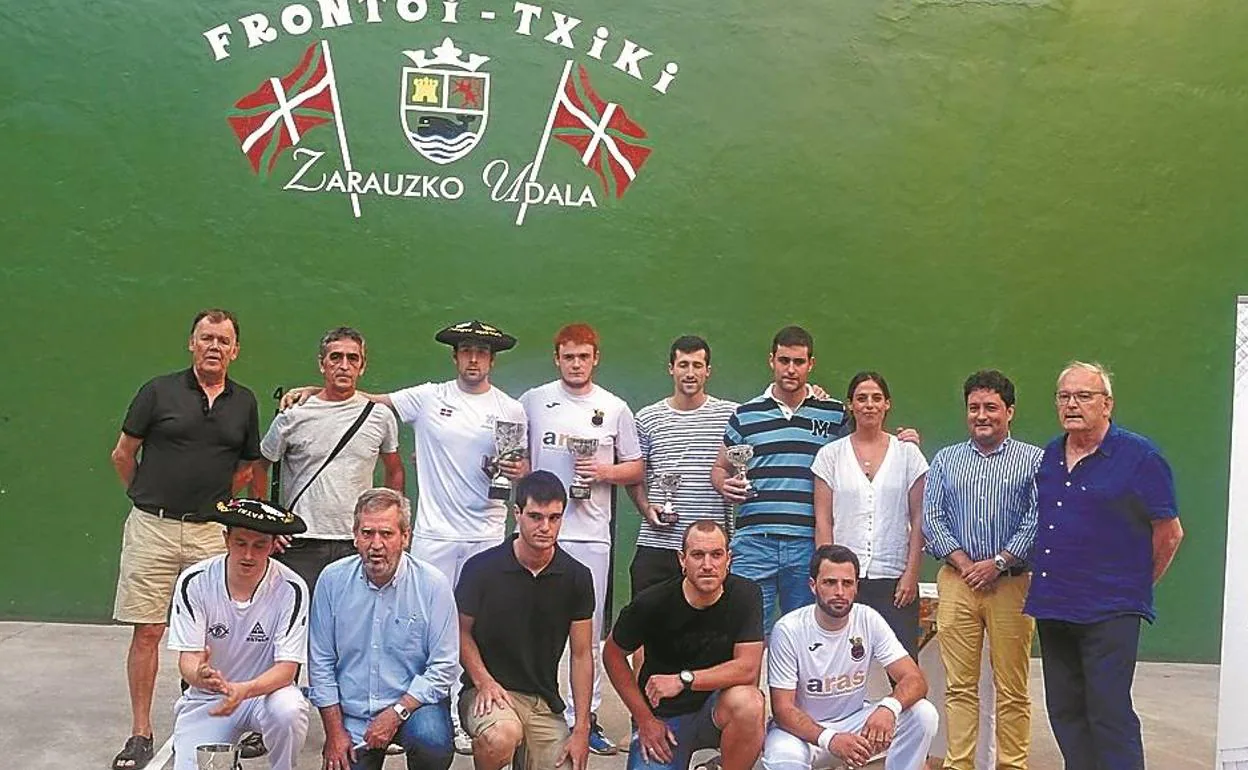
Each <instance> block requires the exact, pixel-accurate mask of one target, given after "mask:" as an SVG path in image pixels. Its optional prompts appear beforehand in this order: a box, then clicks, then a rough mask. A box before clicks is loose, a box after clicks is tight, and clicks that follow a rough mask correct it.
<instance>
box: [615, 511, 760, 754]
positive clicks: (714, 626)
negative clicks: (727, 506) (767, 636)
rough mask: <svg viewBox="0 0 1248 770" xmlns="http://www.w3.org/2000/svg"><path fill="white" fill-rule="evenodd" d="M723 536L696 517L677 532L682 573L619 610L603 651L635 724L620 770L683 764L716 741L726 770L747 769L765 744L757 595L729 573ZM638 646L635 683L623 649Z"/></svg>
mask: <svg viewBox="0 0 1248 770" xmlns="http://www.w3.org/2000/svg"><path fill="white" fill-rule="evenodd" d="M730 559H731V554H730V552H729V549H728V533H727V532H726V531H724V527H723V525H722V524H720V523H719V522H717V521H713V520H708V519H704V520H702V521H698V522H695V523H694V524H693V525H691V526H690V527H689V529H688V530H686V531H685V537H684V541H683V544H682V546H681V549H680V566H681V571H682V572H683V573H684V576H683V577H680V578H670V579H668V580H665V581H663V582H662V583H658V584H656V585H653V586H651V587H650V588H647V589H646V590H644V591H642V592H641V593H639V594H638V595H637V598H635V599H633V601H632V603H631V604H629V605H628V606H627V607H625V608H624V609H623V610H622V611H621V612H620V617H619V619H618V620H617V621H616V623H615V628H613V629H612V630H611V636H610V638H608V639H607V643H606V646H605V648H604V649H603V652H602V661H603V665H604V667H605V668H606V670H607V676H609V677H610V678H611V684H612V685H613V686H614V687H615V690H616V692H618V693H619V694H620V699H621V700H623V701H624V705H625V707H627V708H628V710H629V713H631V714H632V715H633V721H634V723H635V724H636V725H637V729H636V731H635V732H634V733H633V740H632V744H631V745H630V746H629V749H628V770H687V768H688V767H689V758H690V757H691V756H692V755H693V752H695V751H697V750H698V749H705V748H714V747H717V746H718V747H719V749H720V753H721V756H722V760H721V761H722V766H723V769H724V770H748V769H749V768H751V767H753V766H754V763H755V762H756V761H757V760H758V755H759V753H760V752H761V751H762V750H763V737H764V729H763V711H764V701H763V694H762V692H761V691H759V689H758V675H759V669H760V667H761V666H762V660H763V597H762V592H761V591H760V590H759V588H758V585H757V584H756V583H754V582H753V581H751V580H747V579H746V578H742V577H738V576H736V575H730V574H728V564H729V561H730ZM639 647H645V648H646V656H645V657H646V659H645V662H644V663H643V664H642V666H641V679H640V684H639V683H638V680H637V679H635V678H634V677H633V671H632V669H631V668H630V667H629V665H628V655H629V653H631V652H633V651H634V650H636V649H637V648H639Z"/></svg>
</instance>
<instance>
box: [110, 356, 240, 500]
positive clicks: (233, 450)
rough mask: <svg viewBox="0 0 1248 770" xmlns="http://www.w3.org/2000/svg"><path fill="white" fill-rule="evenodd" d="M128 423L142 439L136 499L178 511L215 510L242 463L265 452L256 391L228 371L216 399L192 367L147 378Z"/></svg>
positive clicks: (227, 494) (128, 429)
mask: <svg viewBox="0 0 1248 770" xmlns="http://www.w3.org/2000/svg"><path fill="white" fill-rule="evenodd" d="M121 430H122V432H123V433H125V434H126V435H127V436H130V437H132V438H138V439H142V440H143V447H142V449H141V454H140V456H139V466H138V468H137V469H136V470H135V473H134V479H133V480H132V481H131V482H130V488H129V489H128V490H127V493H128V494H129V495H130V499H131V500H133V501H134V503H135V504H136V505H144V506H151V507H156V508H165V509H167V510H169V511H171V512H173V513H177V514H187V513H197V514H201V515H203V514H208V513H211V511H212V509H213V507H214V506H215V505H216V503H217V502H218V501H220V500H228V499H229V498H230V496H231V492H232V489H231V485H232V483H233V480H234V472H235V471H236V470H237V469H238V465H239V463H242V462H250V461H252V460H258V459H260V416H259V412H258V410H257V408H256V397H255V395H254V394H253V393H252V392H251V391H250V390H248V389H247V388H245V387H243V386H242V385H239V384H238V383H236V382H234V381H233V380H231V379H229V378H228V377H227V378H226V380H225V388H224V389H223V390H222V391H221V394H220V395H218V396H217V397H216V398H215V399H214V400H213V402H212V405H211V406H209V405H208V396H207V395H206V394H205V393H204V391H203V390H202V389H201V388H200V387H199V382H198V381H197V380H196V379H195V373H194V371H193V370H191V369H184V370H182V371H180V372H174V373H173V374H166V375H163V376H161V377H156V378H155V379H152V380H150V381H148V382H147V383H146V384H145V385H144V386H143V387H142V388H140V389H139V392H138V393H137V394H135V397H134V400H132V401H131V402H130V408H129V409H128V410H127V411H126V418H125V421H124V422H123V423H122V426H121Z"/></svg>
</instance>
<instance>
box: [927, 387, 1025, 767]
mask: <svg viewBox="0 0 1248 770" xmlns="http://www.w3.org/2000/svg"><path fill="white" fill-rule="evenodd" d="M962 394H963V397H964V399H965V402H966V427H967V430H968V431H969V432H970V439H969V440H967V441H963V442H960V443H958V444H954V445H953V446H947V447H945V448H944V449H942V450H940V451H939V452H937V453H936V456H935V457H933V458H932V462H931V466H930V467H929V468H928V471H927V486H926V488H925V490H924V495H923V534H924V536H925V538H926V541H927V551H928V553H930V554H931V555H932V556H935V557H936V558H937V559H940V560H941V561H944V562H945V566H944V567H941V570H940V572H939V573H938V574H937V576H936V584H937V586H938V589H939V591H940V606H939V608H938V609H937V611H936V625H937V627H938V628H940V637H939V639H940V657H941V660H942V662H943V663H944V666H945V705H946V710H947V712H948V714H947V718H948V724H949V749H948V752H947V753H946V754H945V764H944V766H945V768H946V770H972V769H973V768H974V767H975V758H976V754H977V751H976V749H977V741H978V738H979V736H978V735H977V733H978V731H979V724H980V703H979V686H980V685H979V674H980V670H981V668H980V665H981V660H980V658H981V655H982V652H983V645H984V634H985V632H987V634H988V641H989V649H990V656H991V666H992V679H993V684H994V685H995V686H996V732H997V742H998V753H997V763H996V767H998V768H1002V769H1003V770H1005V769H1007V768H1008V770H1025V768H1026V767H1027V754H1028V750H1029V748H1030V745H1031V700H1030V698H1029V697H1028V693H1027V688H1028V679H1029V663H1030V660H1029V659H1030V657H1031V638H1032V636H1033V635H1034V633H1035V621H1033V620H1032V619H1031V618H1030V617H1028V616H1026V615H1024V614H1023V601H1024V599H1026V597H1027V586H1028V584H1029V583H1030V581H1031V572H1030V568H1029V567H1028V566H1027V558H1028V557H1029V556H1030V555H1031V548H1032V544H1033V543H1034V542H1035V539H1036V481H1035V476H1036V468H1037V467H1038V466H1039V465H1040V455H1041V451H1040V448H1039V447H1036V446H1032V445H1031V444H1025V443H1023V442H1022V441H1018V440H1016V439H1014V438H1012V437H1011V436H1010V422H1011V420H1013V419H1014V383H1012V382H1010V380H1009V378H1008V377H1006V376H1005V375H1004V374H1002V373H1001V372H998V371H996V370H995V369H994V370H986V371H979V372H975V373H974V374H972V375H971V376H970V377H968V378H967V380H966V383H965V384H964V385H963V387H962ZM983 739H984V741H987V742H989V743H991V736H983Z"/></svg>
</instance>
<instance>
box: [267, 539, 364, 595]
mask: <svg viewBox="0 0 1248 770" xmlns="http://www.w3.org/2000/svg"><path fill="white" fill-rule="evenodd" d="M355 553H356V551H355V542H354V541H352V540H321V539H318V538H307V537H297V538H295V539H294V540H292V541H291V543H290V545H288V546H286V550H285V551H282V552H281V553H279V554H277V556H275V557H274V558H276V559H277V560H278V561H280V562H281V563H282V564H285V565H286V566H287V567H290V568H291V569H293V570H294V571H295V572H296V573H297V574H298V575H299V577H301V578H303V582H305V583H307V584H308V595H309V596H311V595H312V592H314V591H315V590H316V579H317V578H319V577H320V576H321V570H323V569H325V568H326V567H328V566H329V565H330V564H331V563H333V562H336V561H338V560H339V559H341V558H343V557H344V556H354V555H355Z"/></svg>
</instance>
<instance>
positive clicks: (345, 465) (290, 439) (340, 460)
mask: <svg viewBox="0 0 1248 770" xmlns="http://www.w3.org/2000/svg"><path fill="white" fill-rule="evenodd" d="M317 360H318V365H319V366H320V369H321V374H322V375H324V377H325V385H324V388H323V389H322V390H320V392H318V393H317V394H316V395H314V396H311V397H310V398H309V399H308V400H307V401H306V402H304V403H303V404H300V405H299V406H296V407H293V408H291V409H287V410H286V411H284V412H281V413H280V414H278V415H277V417H275V418H274V419H273V424H272V425H271V426H269V432H268V433H266V434H265V436H264V440H263V441H261V442H260V451H261V452H262V453H263V454H264V457H263V458H261V459H260V460H258V461H257V462H256V477H257V483H263V482H264V481H266V480H267V476H268V469H269V465H270V464H271V463H275V462H278V461H280V462H281V474H282V486H281V489H282V494H281V498H282V499H281V503H282V505H283V506H285V507H286V508H288V509H290V510H292V511H294V512H295V513H297V514H298V515H299V516H300V517H301V518H302V519H303V520H304V521H305V522H307V525H308V531H307V532H306V533H305V534H303V535H302V536H300V537H298V538H295V539H294V540H293V541H291V542H289V543H288V544H286V545H285V549H284V550H283V551H282V553H281V554H280V555H279V556H278V561H280V562H282V563H283V564H285V565H286V566H288V567H290V568H291V569H293V570H294V571H295V572H298V573H299V577H301V578H303V580H304V582H305V583H307V584H308V589H309V590H310V591H312V592H313V594H314V595H315V592H316V580H317V578H318V577H320V574H321V570H323V569H325V567H326V565H328V564H329V563H330V562H333V561H337V560H338V559H341V558H343V557H346V556H352V555H354V554H355V552H356V551H355V544H354V540H353V537H352V533H351V528H352V511H353V510H354V509H355V502H356V500H357V499H358V498H359V496H360V495H361V494H362V493H363V492H364V491H366V490H368V489H372V487H373V471H374V469H375V468H376V466H377V460H378V459H379V458H380V460H381V462H382V465H383V466H384V467H385V480H384V482H383V483H384V485H385V486H387V487H389V488H390V489H393V490H396V491H398V492H402V491H403V460H402V459H401V458H400V457H399V426H398V421H397V420H395V417H394V413H393V412H391V411H390V409H388V408H386V407H384V406H382V405H380V404H374V405H371V406H370V401H369V400H368V399H367V398H366V397H365V396H364V395H363V394H362V393H360V392H358V391H357V390H356V383H357V382H358V381H359V379H360V376H361V375H362V374H364V370H365V369H366V368H367V367H368V348H367V345H366V344H365V342H364V337H363V335H361V334H360V333H359V332H358V331H356V330H355V329H352V328H350V327H347V326H340V327H338V328H337V329H331V330H330V331H328V332H326V333H325V336H324V337H322V338H321V345H320V352H319V354H318V356H317ZM365 409H368V410H369V411H368V414H367V416H365V414H364V410H365ZM361 418H363V422H362V423H360V425H359V427H358V428H357V429H356V431H355V433H354V435H352V436H351V437H350V439H349V440H348V441H347V442H346V443H345V444H343V445H342V448H341V450H340V451H339V452H338V454H337V455H336V456H334V457H333V459H332V460H330V459H329V457H330V455H331V453H332V452H333V451H334V448H335V447H336V446H338V444H339V443H340V442H341V440H342V438H343V437H344V436H345V435H346V433H347V431H348V430H350V429H351V427H352V426H353V425H355V423H356V422H357V421H358V420H360V419H361ZM326 460H329V461H328V463H327V462H326Z"/></svg>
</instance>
